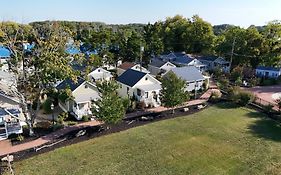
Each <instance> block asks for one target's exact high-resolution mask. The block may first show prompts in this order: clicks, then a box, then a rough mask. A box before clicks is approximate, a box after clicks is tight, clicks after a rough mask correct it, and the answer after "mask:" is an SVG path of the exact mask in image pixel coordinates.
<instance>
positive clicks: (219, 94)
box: [209, 91, 222, 103]
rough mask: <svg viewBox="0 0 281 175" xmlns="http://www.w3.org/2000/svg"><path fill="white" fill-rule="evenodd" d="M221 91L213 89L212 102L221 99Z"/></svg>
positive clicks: (210, 99)
mask: <svg viewBox="0 0 281 175" xmlns="http://www.w3.org/2000/svg"><path fill="white" fill-rule="evenodd" d="M221 95H222V94H221V93H220V92H219V91H212V94H211V96H210V98H209V101H210V102H214V103H215V102H218V101H219V100H220V98H221Z"/></svg>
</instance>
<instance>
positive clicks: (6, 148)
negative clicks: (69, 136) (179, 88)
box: [0, 82, 218, 156]
mask: <svg viewBox="0 0 281 175" xmlns="http://www.w3.org/2000/svg"><path fill="white" fill-rule="evenodd" d="M213 91H218V89H217V87H216V85H215V84H214V83H213V82H210V89H208V90H207V91H206V92H205V93H204V94H203V95H202V96H201V97H200V98H199V99H197V100H192V101H189V102H187V103H185V104H184V105H182V106H181V107H183V106H193V105H199V104H202V103H204V102H206V101H207V100H208V99H209V98H210V96H211V94H212V92H213ZM166 110H169V108H166V107H163V106H159V107H157V108H152V109H148V110H146V111H139V112H134V113H131V114H127V116H126V117H127V118H128V117H134V116H138V115H141V114H142V115H144V114H146V113H151V112H163V111H166ZM100 124H101V123H100V122H98V121H89V122H85V123H81V124H78V125H75V126H69V127H66V128H64V129H61V130H58V131H56V132H53V133H51V134H48V135H46V136H43V137H40V138H38V139H36V140H33V141H30V142H27V143H23V144H19V145H15V146H11V145H9V144H7V143H5V144H2V145H1V142H0V148H1V150H0V156H3V155H7V154H12V153H15V152H19V151H23V150H27V149H31V148H34V147H39V146H41V145H44V144H46V143H48V142H53V141H55V140H56V139H58V138H59V137H60V136H63V135H65V134H66V133H68V132H70V131H73V130H77V129H79V128H85V127H88V126H97V125H100Z"/></svg>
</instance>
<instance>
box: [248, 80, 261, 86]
mask: <svg viewBox="0 0 281 175" xmlns="http://www.w3.org/2000/svg"><path fill="white" fill-rule="evenodd" d="M260 82H261V80H260V79H259V78H251V79H249V86H250V87H253V86H257V85H259V84H260Z"/></svg>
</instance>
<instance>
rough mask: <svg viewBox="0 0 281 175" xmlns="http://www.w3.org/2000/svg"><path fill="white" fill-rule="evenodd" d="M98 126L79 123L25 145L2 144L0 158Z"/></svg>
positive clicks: (94, 122)
mask: <svg viewBox="0 0 281 175" xmlns="http://www.w3.org/2000/svg"><path fill="white" fill-rule="evenodd" d="M100 124H101V123H100V122H98V121H89V122H85V123H81V124H78V125H75V126H69V127H66V128H64V129H61V130H58V131H55V132H53V133H51V134H48V135H46V136H43V137H40V138H38V139H36V140H33V141H30V142H27V143H23V144H19V145H15V146H12V145H9V144H3V145H1V149H0V156H3V155H7V154H12V153H15V152H19V151H23V150H26V149H31V148H34V147H38V146H41V145H44V144H46V143H48V142H51V141H54V140H56V139H57V138H59V137H60V136H63V135H64V134H66V133H68V132H70V131H73V130H76V129H79V128H85V127H88V126H97V125H100Z"/></svg>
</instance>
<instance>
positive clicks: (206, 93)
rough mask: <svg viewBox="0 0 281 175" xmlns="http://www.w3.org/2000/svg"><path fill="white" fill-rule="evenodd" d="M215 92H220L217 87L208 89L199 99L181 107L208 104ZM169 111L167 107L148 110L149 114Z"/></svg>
mask: <svg viewBox="0 0 281 175" xmlns="http://www.w3.org/2000/svg"><path fill="white" fill-rule="evenodd" d="M213 91H218V89H216V87H212V89H208V90H207V91H206V92H205V93H204V94H203V95H202V96H201V97H200V98H199V99H196V100H191V101H188V102H186V103H185V104H183V105H182V106H180V107H183V106H185V107H188V106H194V105H199V104H202V103H204V102H207V101H208V99H209V98H210V96H211V94H212V92H213ZM167 110H170V109H169V108H166V107H163V106H159V107H156V108H151V109H148V110H147V111H149V112H163V111H167Z"/></svg>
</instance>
